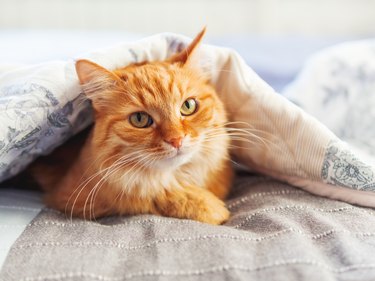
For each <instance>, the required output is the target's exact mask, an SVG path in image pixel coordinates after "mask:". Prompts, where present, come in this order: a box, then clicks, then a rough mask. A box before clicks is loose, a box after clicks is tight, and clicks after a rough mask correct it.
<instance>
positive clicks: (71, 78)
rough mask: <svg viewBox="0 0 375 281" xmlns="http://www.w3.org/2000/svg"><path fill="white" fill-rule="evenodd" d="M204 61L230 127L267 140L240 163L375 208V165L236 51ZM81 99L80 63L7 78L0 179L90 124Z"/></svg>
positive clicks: (2, 78) (157, 45)
mask: <svg viewBox="0 0 375 281" xmlns="http://www.w3.org/2000/svg"><path fill="white" fill-rule="evenodd" d="M187 42H189V39H188V38H185V37H183V36H179V35H173V34H162V35H156V36H153V37H150V38H146V39H144V40H141V41H138V42H135V43H133V44H123V45H118V46H115V47H113V48H110V49H106V50H101V51H96V52H92V53H90V54H88V55H86V56H83V57H85V58H88V59H90V60H92V61H95V62H96V63H98V64H100V65H103V66H104V67H107V68H109V69H115V68H118V67H123V66H125V65H127V64H130V63H133V62H139V61H144V60H162V59H165V58H166V57H168V56H169V55H170V54H171V53H173V52H175V51H176V49H177V48H181V46H183V45H186V43H187ZM80 58H81V57H80ZM200 62H201V65H202V68H204V70H205V71H207V72H209V73H210V74H211V80H212V82H213V84H214V85H215V86H216V89H217V91H218V93H219V94H220V97H221V98H222V100H223V101H224V103H225V105H226V107H227V109H228V112H229V117H230V119H231V121H236V122H243V123H242V124H243V125H242V127H247V128H248V127H250V128H251V130H252V131H253V132H255V133H256V134H257V136H258V137H260V138H261V139H262V140H259V138H258V137H254V138H252V139H250V141H251V142H240V143H236V145H237V146H238V149H236V150H234V151H233V155H234V157H235V158H236V159H238V161H240V162H241V163H242V164H244V165H246V166H247V167H249V168H251V169H253V170H255V171H258V172H261V173H264V174H267V175H271V176H273V177H275V178H277V179H280V180H283V181H286V182H289V183H290V184H292V185H296V186H299V187H301V188H303V189H306V190H308V191H310V192H312V193H315V194H319V195H324V196H328V197H331V198H335V199H340V200H344V201H347V202H350V203H356V204H360V205H364V206H371V207H375V196H374V195H375V193H373V191H375V177H374V173H375V169H374V166H371V165H370V162H368V161H367V162H366V161H363V160H360V158H359V157H358V156H357V155H356V154H354V153H353V152H352V151H351V150H350V149H349V148H348V146H347V145H346V144H345V143H344V142H342V141H341V140H340V139H338V138H337V137H336V136H335V135H334V134H333V133H332V132H331V131H330V130H328V129H327V128H326V127H325V126H324V125H323V124H321V123H320V122H318V121H317V120H316V119H315V118H314V117H312V116H310V115H308V114H307V113H305V112H304V111H302V110H301V109H300V108H299V107H297V106H295V105H294V104H292V103H291V102H289V101H288V100H287V99H285V98H284V97H283V96H281V95H279V94H277V93H275V92H274V90H273V89H272V88H271V87H270V86H268V85H267V84H266V83H265V82H264V81H263V80H262V79H260V78H259V77H258V76H257V75H256V73H254V71H252V70H251V69H250V68H249V67H248V66H247V65H246V64H245V63H244V61H243V60H242V59H241V58H240V57H239V55H238V54H236V53H235V52H234V51H231V50H228V49H225V48H218V47H214V46H206V45H203V46H202V47H201V49H200ZM299 94H300V95H304V93H299ZM80 95H81V89H80V87H79V84H78V79H77V76H76V73H75V70H74V61H59V62H50V63H44V64H40V65H35V66H32V67H21V68H16V69H12V70H10V71H3V74H1V75H0V180H4V179H6V178H8V177H10V176H12V175H15V174H16V173H18V172H19V171H21V170H22V169H23V168H24V167H25V166H26V165H27V164H28V163H30V162H31V161H32V160H33V159H35V158H36V157H37V156H38V155H41V154H46V153H48V152H50V151H51V150H52V149H53V148H55V147H56V146H58V145H60V144H61V143H63V142H64V141H65V140H66V139H68V138H69V137H70V136H71V135H73V134H75V133H76V132H78V131H79V130H81V129H82V128H84V127H86V126H87V125H88V124H89V123H90V122H91V121H92V118H91V113H90V107H89V103H82V99H81V98H80ZM245 123H246V124H248V125H245Z"/></svg>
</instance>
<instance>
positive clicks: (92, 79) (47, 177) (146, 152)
mask: <svg viewBox="0 0 375 281" xmlns="http://www.w3.org/2000/svg"><path fill="white" fill-rule="evenodd" d="M204 33H205V30H203V31H202V32H201V33H199V34H198V35H197V37H196V38H195V39H194V40H193V42H192V43H191V44H190V45H189V46H188V47H187V48H186V49H185V50H183V51H182V52H180V53H177V54H175V55H174V56H172V57H171V58H169V59H167V60H165V61H155V62H144V63H137V64H133V65H129V66H127V67H125V68H121V69H117V70H115V71H109V70H107V69H105V68H103V67H101V66H99V65H97V64H95V63H93V62H90V61H87V60H79V61H77V62H76V71H77V74H78V77H79V80H80V83H81V85H82V88H83V90H84V93H85V94H86V96H87V98H89V99H90V100H91V101H92V105H93V107H94V111H95V124H94V126H93V128H92V129H91V131H90V132H89V134H88V137H87V139H86V141H85V143H84V144H83V146H82V149H81V150H80V152H79V153H78V152H77V154H76V158H73V157H72V158H71V159H69V162H70V163H69V164H68V165H62V166H63V167H62V168H61V167H60V170H59V171H56V169H55V168H54V167H52V166H49V167H48V166H45V167H42V166H39V167H38V164H36V166H35V167H36V169H34V170H38V171H39V172H37V173H34V174H35V176H36V180H37V181H38V182H39V184H40V185H42V187H43V188H44V189H45V190H46V191H47V193H46V202H47V205H48V206H50V207H52V208H56V209H58V210H60V211H63V212H66V213H67V214H69V215H70V216H77V217H82V218H85V219H95V218H99V217H103V216H108V215H123V214H140V213H149V214H156V215H162V216H167V217H175V218H184V219H193V220H197V221H201V222H205V223H210V224H221V223H223V222H225V221H226V220H227V219H228V217H229V211H228V210H227V209H226V207H225V204H224V202H223V201H222V200H221V199H224V198H225V197H226V195H227V194H228V192H229V189H230V186H231V180H232V175H233V172H232V167H231V163H230V160H229V152H228V147H229V141H230V139H229V136H228V134H227V132H226V128H225V124H226V122H227V119H226V113H225V109H224V106H223V104H222V102H221V101H220V99H219V98H218V96H217V94H216V92H215V89H214V87H213V86H212V85H210V83H209V81H208V79H207V78H206V77H205V76H204V75H203V73H201V72H200V71H199V70H198V69H196V68H195V67H194V65H193V63H192V60H191V58H192V57H193V55H194V51H195V50H196V49H197V46H198V45H199V43H200V41H201V39H202V37H203V35H204ZM56 153H57V154H58V153H59V149H58V150H57V151H56V152H55V154H56ZM61 157H62V158H63V157H64V153H62V152H61V151H60V158H61ZM65 157H66V155H65ZM62 169H63V170H62ZM57 175H58V176H57Z"/></svg>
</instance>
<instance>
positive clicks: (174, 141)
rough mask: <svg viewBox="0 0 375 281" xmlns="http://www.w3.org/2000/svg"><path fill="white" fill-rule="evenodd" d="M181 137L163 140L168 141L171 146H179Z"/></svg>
mask: <svg viewBox="0 0 375 281" xmlns="http://www.w3.org/2000/svg"><path fill="white" fill-rule="evenodd" d="M182 139H183V138H182V137H178V138H171V139H169V140H165V142H167V143H169V144H170V145H171V146H173V147H175V148H180V147H181V146H182Z"/></svg>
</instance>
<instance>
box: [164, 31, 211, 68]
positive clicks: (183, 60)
mask: <svg viewBox="0 0 375 281" xmlns="http://www.w3.org/2000/svg"><path fill="white" fill-rule="evenodd" d="M205 33H206V27H204V28H203V30H202V31H201V32H199V33H198V35H197V36H195V38H194V40H193V41H192V42H191V43H190V45H189V46H187V47H186V48H185V49H184V50H182V51H181V52H179V53H177V54H175V55H173V56H172V57H171V58H169V59H168V62H171V63H180V64H181V65H185V64H187V63H188V62H189V60H190V59H191V57H192V54H193V53H194V51H195V50H196V49H197V47H198V46H199V44H200V43H201V41H202V38H203V36H204V34H205Z"/></svg>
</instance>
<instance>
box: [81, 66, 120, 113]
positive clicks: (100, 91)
mask: <svg viewBox="0 0 375 281" xmlns="http://www.w3.org/2000/svg"><path fill="white" fill-rule="evenodd" d="M75 66H76V72H77V75H78V79H79V81H80V84H81V85H82V89H83V91H84V93H85V95H86V96H87V97H88V98H89V99H91V100H92V102H93V105H94V107H95V108H99V107H100V104H103V101H105V100H106V99H107V98H108V97H106V96H105V95H104V91H105V90H108V89H110V88H111V87H113V86H114V85H115V84H116V83H117V81H119V80H120V78H119V77H118V76H117V75H116V74H114V73H113V72H111V71H109V70H107V69H105V68H104V67H102V66H100V65H98V64H96V63H93V62H91V61H89V60H78V61H77V62H76V64H75Z"/></svg>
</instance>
